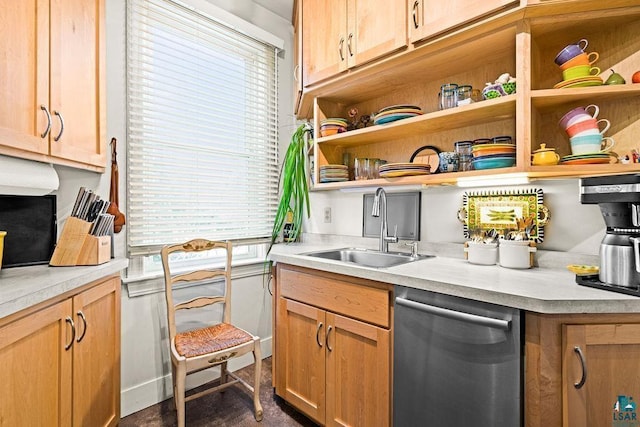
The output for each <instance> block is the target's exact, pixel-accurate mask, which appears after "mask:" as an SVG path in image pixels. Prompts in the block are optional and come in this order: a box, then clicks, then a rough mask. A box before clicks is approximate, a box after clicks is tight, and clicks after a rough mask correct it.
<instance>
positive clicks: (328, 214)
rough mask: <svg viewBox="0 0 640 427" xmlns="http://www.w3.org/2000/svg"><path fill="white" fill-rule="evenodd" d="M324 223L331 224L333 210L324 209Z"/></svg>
mask: <svg viewBox="0 0 640 427" xmlns="http://www.w3.org/2000/svg"><path fill="white" fill-rule="evenodd" d="M324 222H325V223H326V224H328V223H330V222H331V208H324Z"/></svg>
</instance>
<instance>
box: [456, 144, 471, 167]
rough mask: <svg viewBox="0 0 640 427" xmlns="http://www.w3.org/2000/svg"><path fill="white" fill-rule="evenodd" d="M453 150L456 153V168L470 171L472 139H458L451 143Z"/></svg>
mask: <svg viewBox="0 0 640 427" xmlns="http://www.w3.org/2000/svg"><path fill="white" fill-rule="evenodd" d="M453 146H454V147H455V152H456V153H458V159H459V162H460V163H459V166H458V170H460V171H462V172H464V171H470V170H472V169H473V163H472V160H473V141H458V142H455V143H454V144H453Z"/></svg>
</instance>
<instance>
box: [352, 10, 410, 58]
mask: <svg viewBox="0 0 640 427" xmlns="http://www.w3.org/2000/svg"><path fill="white" fill-rule="evenodd" d="M347 11H348V16H349V19H348V21H349V22H348V31H347V57H348V61H347V66H348V67H354V66H356V65H362V64H364V63H366V62H369V61H371V60H373V59H376V58H379V57H381V56H384V55H387V54H389V53H391V52H393V51H395V50H398V49H400V48H403V47H405V46H407V18H406V16H407V3H406V0H349V2H348V6H347Z"/></svg>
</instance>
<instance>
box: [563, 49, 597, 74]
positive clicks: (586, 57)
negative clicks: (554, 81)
mask: <svg viewBox="0 0 640 427" xmlns="http://www.w3.org/2000/svg"><path fill="white" fill-rule="evenodd" d="M598 58H600V54H598V52H590V53H584V52H583V53H581V54H580V55H577V56H574V57H573V58H571V59H570V60H568V61H567V62H565V63H564V64H562V65H560V69H561V70H562V71H564V70H566V69H567V68H571V67H576V66H578V65H591V64H593V63H594V62H596V61H597V60H598Z"/></svg>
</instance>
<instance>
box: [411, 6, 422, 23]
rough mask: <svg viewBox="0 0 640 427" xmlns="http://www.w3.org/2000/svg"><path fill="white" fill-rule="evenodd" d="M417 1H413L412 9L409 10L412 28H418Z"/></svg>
mask: <svg viewBox="0 0 640 427" xmlns="http://www.w3.org/2000/svg"><path fill="white" fill-rule="evenodd" d="M419 4H420V3H419V2H418V0H416V1H415V2H413V10H412V12H411V15H412V16H413V27H414V28H418V6H419Z"/></svg>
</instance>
